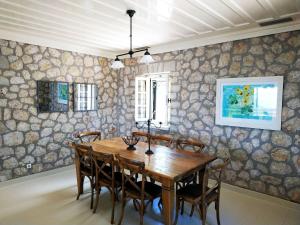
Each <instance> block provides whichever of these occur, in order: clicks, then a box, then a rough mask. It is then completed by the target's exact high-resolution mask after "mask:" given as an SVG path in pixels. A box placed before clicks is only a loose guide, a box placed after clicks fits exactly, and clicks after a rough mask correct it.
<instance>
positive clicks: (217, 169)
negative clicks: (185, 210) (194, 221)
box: [174, 159, 229, 225]
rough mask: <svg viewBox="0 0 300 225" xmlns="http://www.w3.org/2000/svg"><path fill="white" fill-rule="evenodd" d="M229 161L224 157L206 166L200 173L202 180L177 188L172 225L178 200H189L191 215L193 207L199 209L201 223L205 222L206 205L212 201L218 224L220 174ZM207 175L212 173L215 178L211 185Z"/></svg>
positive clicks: (177, 207)
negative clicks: (219, 161)
mask: <svg viewBox="0 0 300 225" xmlns="http://www.w3.org/2000/svg"><path fill="white" fill-rule="evenodd" d="M228 163H229V159H225V160H224V162H223V163H220V164H217V165H214V166H211V167H209V168H206V169H205V170H204V171H203V173H202V180H201V181H200V182H199V183H196V184H194V183H193V184H189V185H186V186H185V187H183V188H181V189H179V190H177V193H176V217H175V221H174V225H176V223H177V219H178V213H179V208H180V202H182V203H183V202H189V203H190V204H192V211H191V213H190V216H192V215H193V212H194V208H195V207H196V208H197V210H198V211H199V214H200V217H201V219H202V224H203V225H205V222H206V212H207V208H208V206H209V205H210V204H211V203H212V202H214V203H215V209H216V216H217V222H218V225H220V189H221V178H222V174H223V172H224V170H225V168H226V167H227V165H228ZM209 175H213V176H214V177H215V179H216V181H215V184H214V185H213V186H211V187H209V185H208V178H209Z"/></svg>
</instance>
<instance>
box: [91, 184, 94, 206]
mask: <svg viewBox="0 0 300 225" xmlns="http://www.w3.org/2000/svg"><path fill="white" fill-rule="evenodd" d="M91 189H92V190H91V191H92V194H91V206H90V208H91V209H93V207H94V187H91Z"/></svg>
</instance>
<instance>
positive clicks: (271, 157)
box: [118, 31, 300, 203]
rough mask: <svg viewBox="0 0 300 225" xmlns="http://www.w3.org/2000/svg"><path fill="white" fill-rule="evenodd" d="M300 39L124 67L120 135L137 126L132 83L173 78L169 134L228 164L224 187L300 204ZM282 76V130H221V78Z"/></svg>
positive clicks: (232, 45)
mask: <svg viewBox="0 0 300 225" xmlns="http://www.w3.org/2000/svg"><path fill="white" fill-rule="evenodd" d="M299 56H300V32H299V31H295V32H290V33H281V34H276V35H271V36H265V37H259V38H251V39H245V40H241V41H234V42H226V43H221V44H215V45H210V46H206V47H199V48H194V49H187V50H183V51H175V52H169V53H165V54H159V55H156V56H155V60H156V63H154V64H151V65H149V66H148V67H147V66H144V65H139V64H137V63H136V59H132V60H126V62H125V63H126V67H125V68H124V69H123V70H121V74H120V80H119V89H118V90H119V91H118V92H119V93H118V96H119V100H118V107H119V109H118V110H119V113H120V117H119V118H120V119H119V129H120V134H126V133H129V132H130V131H131V130H132V128H133V127H134V84H135V83H134V78H135V76H136V75H140V74H143V73H146V72H164V71H171V92H172V93H171V99H172V103H171V104H172V106H171V108H172V110H171V124H170V133H178V134H180V135H182V136H190V137H194V138H197V139H200V140H202V141H203V142H204V143H206V144H207V146H208V148H207V149H206V151H208V152H209V153H210V154H216V155H217V156H218V157H221V158H224V157H230V158H231V164H230V167H229V168H228V170H227V171H226V174H225V182H227V183H230V184H233V185H237V186H240V187H244V188H248V189H251V190H254V191H258V192H262V193H266V194H270V195H273V196H278V197H280V198H284V199H288V200H291V201H295V202H298V203H300V176H299V175H300V132H299V130H300V94H299V91H300V57H299ZM277 75H280V76H284V93H283V111H282V130H281V131H270V130H260V129H249V128H239V127H229V126H216V125H215V104H216V102H215V101H216V98H215V96H216V79H217V78H224V77H247V76H250V77H256V76H277Z"/></svg>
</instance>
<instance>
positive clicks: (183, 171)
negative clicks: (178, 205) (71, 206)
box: [76, 137, 216, 225]
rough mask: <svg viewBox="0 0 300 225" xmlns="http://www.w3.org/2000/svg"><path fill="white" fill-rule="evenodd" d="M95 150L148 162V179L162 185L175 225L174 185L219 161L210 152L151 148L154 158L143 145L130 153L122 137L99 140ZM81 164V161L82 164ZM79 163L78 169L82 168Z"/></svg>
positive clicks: (165, 212) (166, 210) (168, 223)
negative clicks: (212, 162) (214, 161)
mask: <svg viewBox="0 0 300 225" xmlns="http://www.w3.org/2000/svg"><path fill="white" fill-rule="evenodd" d="M86 144H88V145H91V146H92V148H93V151H96V152H103V153H111V154H114V155H115V154H120V155H121V156H123V157H125V158H128V159H134V160H138V161H142V162H145V170H146V173H147V175H148V176H150V177H151V178H153V179H154V180H156V181H158V182H160V183H161V184H162V202H163V216H164V221H165V224H166V225H171V224H172V223H173V216H174V185H175V183H176V182H177V181H179V180H181V179H182V178H184V177H186V176H189V175H190V174H193V173H195V172H197V171H199V170H201V169H203V168H205V166H206V165H207V164H208V163H210V162H211V161H213V160H215V159H216V157H215V156H211V155H208V154H206V153H194V152H188V151H183V150H177V149H172V148H169V147H165V146H161V145H151V150H152V151H153V152H154V154H152V155H147V154H145V151H146V150H147V149H148V144H147V143H145V142H139V143H138V144H137V145H136V146H135V147H136V150H133V151H132V150H127V147H128V146H127V145H126V144H125V143H124V142H123V140H122V138H120V137H116V138H112V139H104V140H97V141H94V142H91V143H86ZM78 163H79V162H78ZM78 163H77V165H76V166H79V165H78ZM80 179H81V178H80V175H79V174H78V173H77V185H78V190H81V191H82V189H83V187H82V182H81V180H80Z"/></svg>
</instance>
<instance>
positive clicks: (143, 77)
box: [135, 72, 171, 129]
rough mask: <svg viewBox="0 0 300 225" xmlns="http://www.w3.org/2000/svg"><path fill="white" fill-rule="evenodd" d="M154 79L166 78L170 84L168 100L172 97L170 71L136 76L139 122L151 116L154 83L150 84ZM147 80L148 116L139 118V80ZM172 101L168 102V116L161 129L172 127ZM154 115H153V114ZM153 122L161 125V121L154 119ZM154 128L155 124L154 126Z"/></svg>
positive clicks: (136, 105) (136, 107)
mask: <svg viewBox="0 0 300 225" xmlns="http://www.w3.org/2000/svg"><path fill="white" fill-rule="evenodd" d="M153 79H156V80H164V81H165V80H166V81H167V84H168V97H167V101H168V100H169V99H170V90H171V85H170V72H162V73H147V74H143V75H139V76H136V78H135V121H137V122H143V121H147V120H148V119H149V116H150V112H152V103H151V105H150V99H151V100H152V91H153V89H152V85H151V86H150V84H151V82H152V80H153ZM141 80H142V81H146V103H145V107H146V118H138V117H137V115H138V108H139V105H138V104H137V102H138V94H139V92H138V90H137V89H138V82H139V81H141ZM150 93H151V95H150ZM170 105H171V104H170V102H169V101H168V102H167V110H168V112H167V118H166V121H164V122H165V123H164V124H162V125H161V129H169V127H170V110H171V106H170ZM151 117H152V116H151ZM152 122H153V123H154V124H155V125H156V126H160V124H159V121H155V120H152ZM153 128H154V126H153Z"/></svg>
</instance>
